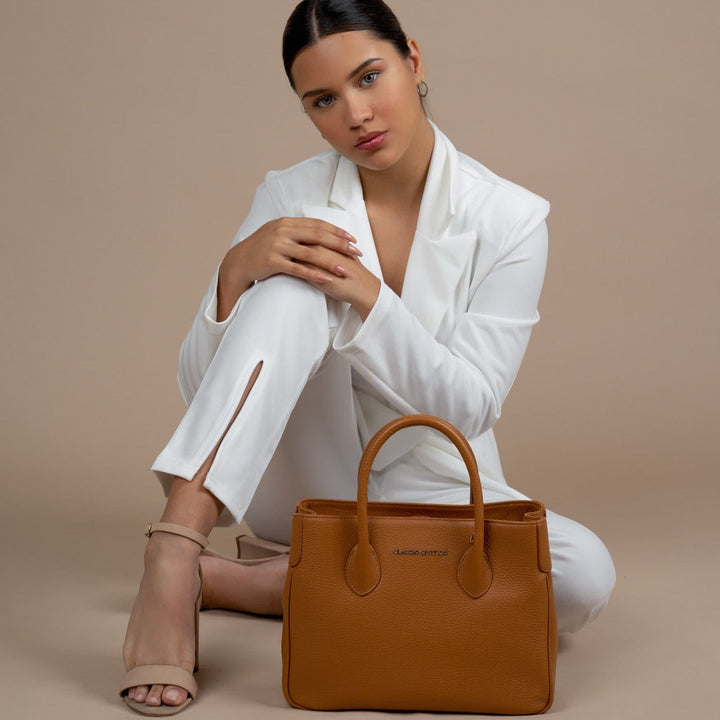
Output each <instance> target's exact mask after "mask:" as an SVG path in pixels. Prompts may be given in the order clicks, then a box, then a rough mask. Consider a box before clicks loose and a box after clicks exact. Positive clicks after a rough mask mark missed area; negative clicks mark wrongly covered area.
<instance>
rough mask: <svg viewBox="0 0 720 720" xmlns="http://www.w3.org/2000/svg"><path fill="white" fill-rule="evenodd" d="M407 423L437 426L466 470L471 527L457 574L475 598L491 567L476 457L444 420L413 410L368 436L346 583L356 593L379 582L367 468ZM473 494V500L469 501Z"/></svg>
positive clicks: (482, 589) (484, 586)
mask: <svg viewBox="0 0 720 720" xmlns="http://www.w3.org/2000/svg"><path fill="white" fill-rule="evenodd" d="M411 425H428V426H429V427H432V428H435V429H436V430H439V431H440V432H441V433H443V434H444V435H446V436H447V437H448V438H449V439H450V440H452V442H453V444H454V445H455V447H456V448H457V449H458V450H459V451H460V455H461V456H462V458H463V460H464V461H465V466H466V467H467V469H468V472H469V473H470V504H471V505H473V509H474V517H475V530H474V532H473V533H472V535H471V536H470V538H468V549H467V550H466V551H465V553H464V554H463V556H462V558H461V559H460V562H459V564H458V572H457V578H458V583H459V584H460V586H461V587H462V589H463V590H464V591H465V592H466V593H467V594H468V595H470V596H471V597H474V598H477V597H480V596H481V595H483V594H484V593H485V592H487V590H488V588H489V587H490V583H491V582H492V571H491V569H490V564H489V563H488V560H487V557H486V555H485V552H484V549H485V548H484V545H485V510H484V507H483V494H482V486H481V484H480V474H479V472H478V467H477V460H476V459H475V455H474V453H473V451H472V448H471V447H470V444H469V443H468V441H467V440H466V439H465V436H464V435H463V434H462V433H461V432H460V431H459V430H458V429H457V428H456V427H455V426H454V425H451V424H450V423H449V422H448V421H447V420H443V419H442V418H440V417H437V416H436V415H427V414H425V413H417V414H415V415H403V416H402V417H399V418H395V419H394V420H391V421H390V422H389V423H387V424H386V425H384V426H383V427H381V428H380V429H379V430H378V431H377V432H376V433H375V434H374V435H373V436H372V438H370V441H369V442H368V444H367V446H366V447H365V450H364V452H363V455H362V458H361V460H360V466H359V468H358V495H357V530H358V541H357V545H355V546H354V547H353V549H352V550H351V551H350V554H349V555H348V559H347V563H346V565H345V578H346V581H347V583H348V585H349V586H350V587H351V588H352V589H353V590H354V591H355V592H357V593H358V594H360V595H366V594H367V593H369V592H371V591H372V590H373V589H374V588H375V587H376V586H377V584H378V583H379V582H380V561H379V559H378V557H377V554H376V552H375V550H374V549H373V547H372V545H371V544H370V532H369V528H368V511H367V503H368V498H367V486H368V479H369V477H370V469H371V468H372V464H373V461H374V460H375V456H376V455H377V453H378V451H379V450H380V448H381V447H382V445H383V443H385V442H386V441H387V439H388V438H389V437H390V436H391V435H392V434H393V433H396V432H397V431H398V430H401V429H402V428H405V427H409V426H411ZM473 498H474V499H475V501H474V502H473Z"/></svg>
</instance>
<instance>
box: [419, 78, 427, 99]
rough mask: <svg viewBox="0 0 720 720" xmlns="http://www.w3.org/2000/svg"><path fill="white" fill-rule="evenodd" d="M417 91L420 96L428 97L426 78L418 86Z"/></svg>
mask: <svg viewBox="0 0 720 720" xmlns="http://www.w3.org/2000/svg"><path fill="white" fill-rule="evenodd" d="M417 91H418V95H419V96H420V97H427V94H428V86H427V83H426V82H425V81H424V80H423V81H422V82H421V83H420V84H419V85H418V86H417Z"/></svg>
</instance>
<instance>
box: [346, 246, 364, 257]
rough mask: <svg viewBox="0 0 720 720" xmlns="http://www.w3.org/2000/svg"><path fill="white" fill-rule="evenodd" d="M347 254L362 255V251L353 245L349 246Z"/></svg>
mask: <svg viewBox="0 0 720 720" xmlns="http://www.w3.org/2000/svg"><path fill="white" fill-rule="evenodd" d="M348 252H351V253H353V254H354V255H362V254H363V251H362V250H361V249H360V248H357V247H355V246H354V245H351V246H350V247H349V248H348Z"/></svg>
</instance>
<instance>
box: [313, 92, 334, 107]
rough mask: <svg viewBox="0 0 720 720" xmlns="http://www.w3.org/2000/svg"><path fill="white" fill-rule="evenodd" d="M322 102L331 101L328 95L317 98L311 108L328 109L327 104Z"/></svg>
mask: <svg viewBox="0 0 720 720" xmlns="http://www.w3.org/2000/svg"><path fill="white" fill-rule="evenodd" d="M324 100H332V98H331V97H330V95H323V96H322V97H319V98H318V99H317V100H316V101H315V102H314V103H313V107H319V108H325V107H328V103H325V102H323V101H324Z"/></svg>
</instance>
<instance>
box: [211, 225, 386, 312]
mask: <svg viewBox="0 0 720 720" xmlns="http://www.w3.org/2000/svg"><path fill="white" fill-rule="evenodd" d="M356 242H357V241H356V240H355V238H353V236H352V235H350V233H348V232H346V231H345V230H343V229H342V228H339V227H336V226H335V225H331V224H330V223H327V222H325V221H324V220H318V219H315V218H291V217H283V218H278V219H276V220H271V221H270V222H268V223H265V225H263V226H262V227H260V228H258V229H257V230H256V231H255V232H254V233H253V234H252V235H249V236H248V237H246V238H245V239H244V240H243V241H242V242H240V243H238V244H236V245H234V246H233V247H232V248H230V250H229V251H228V252H227V254H226V255H225V258H224V259H223V261H222V264H221V266H220V283H221V284H222V286H223V290H224V291H225V292H227V289H228V288H232V289H233V290H235V292H232V290H231V291H230V294H231V296H234V295H235V294H237V296H238V297H239V295H240V294H241V293H242V292H243V291H244V290H245V289H246V288H247V287H248V286H249V285H251V284H252V282H253V280H263V279H265V278H267V277H270V276H271V275H276V274H277V273H285V274H286V275H293V276H294V277H299V278H301V279H302V280H305V281H306V282H309V283H310V284H311V285H313V286H315V287H317V288H319V289H321V290H322V291H323V292H324V293H325V294H326V295H330V296H331V297H334V298H336V299H338V300H341V301H344V302H348V303H350V304H352V305H353V306H355V307H356V309H357V310H358V312H359V313H360V314H361V315H362V317H363V320H364V319H365V317H366V316H367V313H368V312H369V311H370V308H372V305H373V304H374V302H375V299H376V298H377V294H378V292H379V290H380V281H379V279H378V278H376V277H375V276H374V275H373V274H372V273H371V272H370V271H369V270H367V268H365V267H364V266H363V265H362V263H361V262H360V261H359V260H358V257H359V256H360V255H362V252H361V251H360V250H358V249H357V248H356V246H355V243H356ZM232 302H234V301H233V300H232V297H231V298H230V301H229V304H230V306H232Z"/></svg>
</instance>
